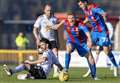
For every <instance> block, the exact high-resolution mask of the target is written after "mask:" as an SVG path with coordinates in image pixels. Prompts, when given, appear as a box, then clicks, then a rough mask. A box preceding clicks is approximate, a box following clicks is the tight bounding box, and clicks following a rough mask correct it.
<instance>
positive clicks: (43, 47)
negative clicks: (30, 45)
mask: <svg viewBox="0 0 120 83" xmlns="http://www.w3.org/2000/svg"><path fill="white" fill-rule="evenodd" d="M38 49H41V50H42V51H44V50H47V49H51V44H50V42H49V40H47V39H45V38H42V39H41V40H40V43H39V45H38Z"/></svg>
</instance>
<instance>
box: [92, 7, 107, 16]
mask: <svg viewBox="0 0 120 83" xmlns="http://www.w3.org/2000/svg"><path fill="white" fill-rule="evenodd" d="M93 12H95V13H98V14H101V15H105V14H106V13H105V11H104V10H103V9H101V8H98V7H97V8H93Z"/></svg>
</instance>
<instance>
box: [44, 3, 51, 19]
mask: <svg viewBox="0 0 120 83" xmlns="http://www.w3.org/2000/svg"><path fill="white" fill-rule="evenodd" d="M51 10H52V8H51V5H50V4H46V5H45V6H44V14H46V15H47V16H48V17H49V16H51Z"/></svg>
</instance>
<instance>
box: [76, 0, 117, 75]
mask: <svg viewBox="0 0 120 83" xmlns="http://www.w3.org/2000/svg"><path fill="white" fill-rule="evenodd" d="M78 5H79V7H80V8H82V10H83V11H84V14H85V17H86V18H85V20H84V23H87V22H89V23H90V24H91V26H92V32H91V37H92V42H93V44H94V45H96V46H97V47H98V49H96V54H97V56H98V55H99V53H100V51H101V50H100V47H102V49H103V51H104V52H105V54H106V55H108V57H109V59H110V60H111V62H112V63H113V65H114V76H117V75H118V66H117V64H116V61H115V59H114V55H113V53H112V49H111V48H110V46H111V42H110V39H109V33H108V28H107V26H106V24H105V21H104V18H106V13H105V12H104V11H103V10H102V9H101V8H98V7H97V6H96V5H95V4H90V3H89V0H78ZM89 74H90V71H88V73H86V74H85V75H84V77H87V76H88V75H89Z"/></svg>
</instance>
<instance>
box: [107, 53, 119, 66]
mask: <svg viewBox="0 0 120 83" xmlns="http://www.w3.org/2000/svg"><path fill="white" fill-rule="evenodd" d="M108 57H109V59H110V60H111V62H112V63H113V65H114V66H115V67H118V65H117V63H116V61H115V58H114V56H113V53H112V52H111V51H110V52H109V53H108Z"/></svg>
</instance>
